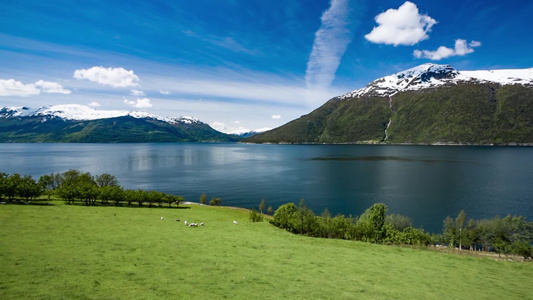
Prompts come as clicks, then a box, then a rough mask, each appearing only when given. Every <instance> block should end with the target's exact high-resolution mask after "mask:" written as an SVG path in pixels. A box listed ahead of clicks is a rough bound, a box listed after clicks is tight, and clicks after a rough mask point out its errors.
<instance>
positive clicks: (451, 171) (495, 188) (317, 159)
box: [0, 143, 533, 231]
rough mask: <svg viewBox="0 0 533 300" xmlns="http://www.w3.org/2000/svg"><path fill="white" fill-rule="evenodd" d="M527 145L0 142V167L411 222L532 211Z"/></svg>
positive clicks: (531, 152) (431, 225)
mask: <svg viewBox="0 0 533 300" xmlns="http://www.w3.org/2000/svg"><path fill="white" fill-rule="evenodd" d="M532 157H533V148H504V147H428V146H383V145H376V146H365V145H240V144H172V143H169V144H100V145H99V144H0V171H1V172H6V173H10V174H12V173H20V174H28V175H32V176H34V177H37V178H38V177H39V176H41V175H43V174H49V173H51V172H55V173H61V172H65V171H67V170H69V169H78V170H81V171H83V172H90V173H92V174H102V173H110V174H113V175H115V176H117V178H118V179H119V181H120V183H121V185H123V186H124V187H126V188H134V189H136V188H142V189H154V190H160V191H163V192H167V193H172V194H177V195H182V196H184V197H185V198H186V199H187V200H190V201H197V200H198V199H199V197H200V195H201V193H203V192H205V193H207V194H208V196H209V197H213V196H217V197H221V198H222V199H223V204H224V205H233V206H243V207H256V206H257V205H258V204H259V201H260V200H261V198H265V200H266V201H267V205H272V206H273V207H274V208H277V207H278V206H279V205H281V204H284V203H287V202H295V203H298V202H299V200H300V199H302V198H303V199H305V200H306V202H307V204H308V206H309V207H311V208H312V209H313V210H314V211H315V212H316V213H321V212H322V211H323V210H324V208H326V207H327V208H328V209H329V210H330V212H332V213H333V214H336V213H343V214H346V215H348V214H353V215H359V214H361V213H362V212H363V211H364V210H365V209H367V208H368V207H369V206H370V205H372V204H373V203H376V202H383V203H385V204H387V206H388V207H389V211H390V212H392V213H400V214H404V215H407V216H409V217H411V218H412V219H413V221H414V223H415V225H416V226H424V227H425V228H426V229H429V230H435V231H440V229H441V227H442V220H443V219H444V218H445V217H446V216H447V215H451V216H456V215H457V213H458V212H459V211H460V210H461V209H465V210H466V212H467V214H468V216H469V217H474V218H486V217H493V216H495V215H498V214H499V215H506V214H520V215H524V216H526V217H528V218H529V219H530V220H531V219H533V205H532V201H531V200H533V199H532V198H531V195H533V186H532V185H531V181H532V180H533V159H531V158H532Z"/></svg>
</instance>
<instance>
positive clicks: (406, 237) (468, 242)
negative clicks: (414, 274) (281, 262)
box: [0, 170, 533, 259]
mask: <svg viewBox="0 0 533 300" xmlns="http://www.w3.org/2000/svg"><path fill="white" fill-rule="evenodd" d="M42 195H46V196H48V200H50V197H51V196H57V197H59V198H61V199H63V200H64V201H65V203H67V204H76V203H78V204H85V205H110V204H113V205H123V204H127V205H129V206H131V205H132V204H137V205H138V206H143V205H144V204H146V203H148V206H154V205H157V206H163V205H168V207H172V205H175V206H179V204H180V203H181V202H183V201H184V199H183V197H181V196H174V195H170V194H166V193H162V192H157V191H145V190H141V189H138V190H132V189H124V188H122V187H121V186H119V183H118V180H117V178H116V177H115V176H113V175H110V174H102V175H96V176H93V175H91V174H90V173H82V172H80V171H78V170H69V171H67V172H64V173H61V174H54V173H52V174H50V175H43V176H41V177H40V178H39V180H38V181H36V180H35V179H33V178H32V177H31V176H21V175H19V174H13V175H8V174H6V173H2V172H0V199H4V198H5V199H7V200H8V201H10V202H14V201H15V199H16V198H19V199H20V198H22V199H25V200H26V202H25V203H28V202H30V201H32V202H43V201H46V197H45V198H44V199H43V198H42V197H41V196H42ZM206 202H207V196H206V195H205V194H202V196H201V198H200V203H206ZM221 203H222V200H221V199H220V198H215V197H213V199H212V200H211V202H210V203H209V204H211V205H221ZM265 207H266V205H265V201H264V199H262V200H261V204H260V205H259V209H260V211H261V213H260V212H257V211H256V210H255V209H252V210H251V211H250V221H253V222H257V221H262V220H263V219H264V215H263V214H262V212H263V211H264V210H265ZM387 210H388V208H387V206H386V205H385V204H383V203H377V204H374V205H372V206H371V207H370V208H369V209H367V210H366V211H365V212H364V213H363V214H361V216H352V215H350V216H349V217H345V216H344V215H341V214H339V215H336V216H335V217H332V215H331V214H330V213H329V211H328V210H327V209H326V210H325V211H324V212H323V213H322V214H321V215H320V216H317V215H315V214H314V212H313V211H312V210H311V209H309V208H308V207H307V206H306V204H305V201H304V200H302V201H301V202H300V204H299V205H298V206H297V205H296V204H294V203H287V204H284V205H281V206H280V207H279V208H278V209H277V210H276V211H275V212H274V215H273V217H272V218H270V219H269V222H270V223H272V224H273V225H275V226H277V227H279V228H282V229H285V230H288V231H290V232H292V233H296V234H302V235H306V236H311V237H321V238H335V239H347V240H357V241H365V242H370V243H378V244H397V245H418V246H428V245H436V246H441V247H443V246H446V247H457V248H459V249H470V250H484V251H495V252H497V253H499V254H505V255H509V254H514V255H519V256H523V257H524V258H525V259H528V258H531V256H532V252H533V247H532V246H531V244H532V240H533V223H532V222H527V221H526V218H525V217H522V216H510V215H508V216H506V217H504V218H500V217H495V218H492V219H482V220H474V219H469V220H468V221H467V218H466V214H465V212H464V211H461V212H460V213H459V215H458V216H457V218H455V219H454V218H452V217H447V218H446V219H445V220H444V222H443V231H442V233H440V234H435V233H431V234H430V233H427V232H425V231H424V230H423V229H421V228H413V226H412V221H411V219H410V218H408V217H405V216H402V215H397V214H387ZM268 213H269V214H272V207H271V206H269V207H268Z"/></svg>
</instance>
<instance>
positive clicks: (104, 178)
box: [0, 170, 184, 207]
mask: <svg viewBox="0 0 533 300" xmlns="http://www.w3.org/2000/svg"><path fill="white" fill-rule="evenodd" d="M42 195H46V196H48V200H50V197H51V196H56V197H59V198H61V199H63V200H64V201H65V203H67V204H75V203H80V204H85V205H97V204H99V205H110V204H113V205H122V204H128V205H132V204H137V205H139V206H143V204H146V203H148V206H154V205H157V206H163V205H168V207H172V205H175V206H179V204H180V203H181V202H183V201H184V199H183V197H181V196H175V195H170V194H166V193H162V192H157V191H145V190H142V189H137V190H132V189H124V188H123V187H121V186H120V185H119V182H118V180H117V178H116V177H115V176H113V175H110V174H105V173H104V174H102V175H96V176H93V175H91V174H90V173H82V172H80V171H78V170H69V171H66V172H64V173H61V174H59V173H58V174H54V173H52V174H49V175H43V176H41V177H40V178H39V180H37V181H36V180H35V179H33V178H32V176H28V175H26V176H21V175H19V174H12V175H8V174H6V173H2V172H0V199H3V198H4V197H5V198H6V199H7V200H8V201H10V202H13V201H15V198H19V199H24V200H25V201H26V202H25V203H28V202H30V201H31V202H44V201H46V198H44V199H43V198H42V197H41V196H42Z"/></svg>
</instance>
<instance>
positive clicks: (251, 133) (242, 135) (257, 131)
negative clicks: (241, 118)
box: [228, 128, 271, 138]
mask: <svg viewBox="0 0 533 300" xmlns="http://www.w3.org/2000/svg"><path fill="white" fill-rule="evenodd" d="M270 129H271V128H262V129H255V130H238V131H233V132H230V133H228V134H231V135H235V136H238V137H240V138H248V137H252V136H254V135H257V134H260V133H263V132H265V131H268V130H270Z"/></svg>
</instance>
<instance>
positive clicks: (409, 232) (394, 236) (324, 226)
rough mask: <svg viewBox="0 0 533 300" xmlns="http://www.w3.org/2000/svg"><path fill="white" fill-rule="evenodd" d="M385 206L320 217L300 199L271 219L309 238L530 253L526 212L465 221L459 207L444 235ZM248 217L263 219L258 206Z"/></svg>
mask: <svg viewBox="0 0 533 300" xmlns="http://www.w3.org/2000/svg"><path fill="white" fill-rule="evenodd" d="M387 210H388V208H387V206H386V205H385V204H383V203H377V204H374V205H372V206H371V207H370V208H369V209H367V210H366V211H365V212H364V213H363V214H361V216H351V215H350V216H349V217H345V216H344V215H341V214H339V215H336V216H335V217H332V216H331V214H330V213H329V211H328V210H327V209H326V210H324V212H323V213H322V215H320V216H317V215H315V214H314V213H313V211H312V210H311V209H309V208H308V207H307V206H306V204H305V201H304V200H301V202H300V204H299V205H298V206H297V205H296V204H294V203H287V204H284V205H282V206H280V207H279V208H278V209H277V210H276V211H275V213H274V216H273V218H271V219H269V222H270V223H272V224H273V225H275V226H277V227H279V228H282V229H285V230H287V231H290V232H292V233H296V234H302V235H306V236H311V237H320V238H333V239H346V240H357V241H365V242H370V243H377V244H388V245H391V244H395V245H418V246H429V245H435V246H437V247H450V248H458V249H470V250H474V251H475V250H483V251H494V252H497V253H498V254H500V255H501V254H505V255H510V254H512V255H518V256H522V257H524V259H529V258H531V256H532V252H533V246H532V241H533V222H527V220H526V218H525V217H522V216H513V217H512V216H510V215H508V216H506V217H504V218H500V217H495V218H492V219H482V220H474V219H469V220H468V221H467V218H466V213H465V212H464V211H461V212H460V213H459V215H458V216H457V218H455V219H454V218H452V217H447V218H446V219H445V220H444V222H443V232H442V233H440V234H435V233H431V234H430V233H428V232H425V231H424V230H423V229H421V228H413V226H412V221H411V219H410V218H408V217H405V216H402V215H398V214H387ZM249 218H250V221H253V222H257V221H262V219H263V218H262V217H261V215H260V214H259V213H258V212H257V211H256V210H255V209H253V210H252V211H251V212H250V217H249Z"/></svg>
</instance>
